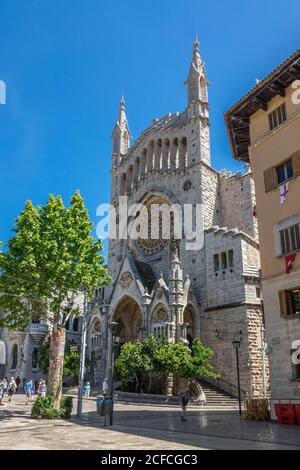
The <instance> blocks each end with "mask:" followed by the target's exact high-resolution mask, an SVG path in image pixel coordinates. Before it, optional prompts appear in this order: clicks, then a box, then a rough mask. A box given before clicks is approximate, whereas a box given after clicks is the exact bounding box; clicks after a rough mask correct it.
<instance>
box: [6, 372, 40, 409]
mask: <svg viewBox="0 0 300 470" xmlns="http://www.w3.org/2000/svg"><path fill="white" fill-rule="evenodd" d="M20 383H21V379H20V377H16V378H14V377H11V378H10V379H9V380H8V379H7V378H6V377H4V378H3V379H0V405H3V399H4V396H5V394H7V396H8V402H9V403H10V402H11V400H12V397H13V396H14V394H15V393H17V392H18V391H22V389H23V392H25V395H26V402H25V403H26V405H27V404H28V403H31V402H32V397H33V395H35V394H36V395H39V396H41V397H45V396H46V394H47V385H46V382H45V380H43V379H41V380H40V381H38V380H36V381H35V382H33V380H32V379H30V380H24V383H23V387H21V386H20Z"/></svg>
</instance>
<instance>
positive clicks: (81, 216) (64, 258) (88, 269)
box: [0, 191, 110, 330]
mask: <svg viewBox="0 0 300 470" xmlns="http://www.w3.org/2000/svg"><path fill="white" fill-rule="evenodd" d="M92 230H93V224H92V222H91V221H90V219H89V215H88V211H87V209H86V208H85V205H84V200H83V198H82V196H81V195H80V193H79V191H77V192H76V193H75V194H74V196H72V197H71V200H70V206H69V207H66V206H65V205H64V202H63V200H62V198H61V197H60V196H57V197H55V196H53V195H50V197H49V200H48V202H47V203H46V205H44V206H41V205H40V206H37V207H35V206H34V205H33V204H32V202H31V201H27V202H26V205H25V209H24V210H23V212H22V213H21V214H20V216H19V217H18V218H17V220H16V221H15V226H14V229H13V232H14V234H13V236H12V237H11V238H10V239H9V241H8V245H7V250H6V251H5V252H0V292H1V295H0V311H1V310H2V311H3V312H5V313H6V314H5V315H4V317H3V318H2V319H1V320H0V325H2V326H7V327H8V328H11V329H14V330H24V329H25V328H26V327H27V326H28V323H29V322H30V321H31V320H32V319H38V320H40V319H41V320H46V321H47V322H48V323H49V324H50V325H51V324H52V325H55V326H60V327H61V326H64V325H65V323H66V321H67V319H68V317H69V316H70V314H71V313H72V314H75V315H76V314H78V313H79V312H78V306H77V304H76V297H77V295H78V294H79V292H80V289H81V288H82V287H84V288H85V290H86V292H87V294H88V295H89V296H92V292H93V290H94V289H95V288H97V287H100V286H101V285H105V284H108V283H109V281H110V278H109V277H108V276H107V273H106V269H105V268H104V266H103V261H104V259H103V256H101V251H102V249H103V244H102V241H101V240H97V239H96V238H95V237H93V236H92V235H91V233H92Z"/></svg>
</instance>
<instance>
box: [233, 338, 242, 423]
mask: <svg viewBox="0 0 300 470" xmlns="http://www.w3.org/2000/svg"><path fill="white" fill-rule="evenodd" d="M232 345H233V347H234V348H235V356H236V372H237V383H238V394H239V413H240V416H241V415H242V402H241V384H240V362H239V349H240V346H241V341H238V340H237V341H232Z"/></svg>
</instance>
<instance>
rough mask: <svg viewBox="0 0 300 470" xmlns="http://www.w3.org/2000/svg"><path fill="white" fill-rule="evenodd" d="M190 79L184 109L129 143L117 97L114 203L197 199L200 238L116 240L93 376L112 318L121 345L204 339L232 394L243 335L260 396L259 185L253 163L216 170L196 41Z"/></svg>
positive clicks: (92, 344) (245, 359) (248, 381)
mask: <svg viewBox="0 0 300 470" xmlns="http://www.w3.org/2000/svg"><path fill="white" fill-rule="evenodd" d="M185 85H186V87H187V92H188V93H187V95H188V100H187V107H186V109H185V110H184V111H183V112H182V113H174V114H172V113H169V114H167V115H166V116H164V117H162V118H160V119H154V120H153V121H152V123H151V125H150V126H149V127H148V128H147V129H145V130H144V131H143V132H142V134H141V136H140V137H139V138H138V139H137V140H136V141H135V142H134V143H133V145H130V137H131V136H130V130H129V123H128V120H127V117H126V110H125V103H124V100H123V98H122V99H121V102H120V110H119V117H118V120H117V122H116V125H115V128H114V131H113V154H112V182H111V204H112V205H113V206H114V208H115V209H116V211H118V210H120V196H121V197H123V198H124V197H125V196H126V197H127V201H128V206H132V205H133V204H142V205H143V207H146V208H147V210H148V211H149V213H150V212H151V208H152V206H153V205H158V206H160V205H165V206H167V207H170V206H173V205H176V206H179V207H184V206H185V205H187V204H188V205H192V207H196V205H199V204H200V205H201V207H202V227H201V230H202V233H201V235H202V239H203V242H202V244H201V247H200V248H199V249H197V250H193V249H192V250H191V249H187V243H186V240H185V239H184V238H182V239H181V240H179V239H176V240H175V239H167V238H164V237H163V236H159V237H158V238H156V239H151V237H150V239H149V238H146V237H144V238H143V237H142V236H141V237H140V238H137V239H132V237H127V238H126V239H125V238H123V239H120V238H118V237H116V238H115V239H110V242H109V253H108V270H109V274H110V275H111V277H112V279H113V281H112V283H111V285H110V286H108V287H105V288H102V289H100V290H99V292H97V304H98V306H97V307H95V308H94V310H93V313H92V317H91V323H90V331H89V340H88V349H89V354H90V356H91V358H92V364H93V366H92V379H93V380H94V382H95V383H99V382H101V380H102V379H103V377H104V375H105V374H106V367H107V364H106V351H107V346H108V338H107V331H108V323H109V322H110V321H116V322H118V333H117V335H118V336H119V337H120V343H121V344H123V343H125V342H126V341H136V340H137V339H139V338H144V337H146V336H147V335H149V334H150V333H152V334H154V335H156V336H157V337H162V336H166V337H167V338H168V339H169V341H172V342H178V341H182V342H184V343H186V344H187V345H188V344H191V342H192V340H193V339H194V338H200V339H201V340H202V342H203V343H204V345H205V346H209V347H211V348H212V349H213V350H214V352H215V355H214V365H215V369H216V371H217V372H218V374H219V375H220V379H219V380H218V384H219V386H220V387H222V388H223V389H224V390H227V391H229V392H231V393H232V394H236V393H237V371H236V362H235V361H236V356H235V349H234V347H233V341H240V342H241V345H240V350H239V352H240V374H241V388H242V390H243V391H244V392H246V393H248V394H250V395H251V396H261V394H262V386H263V382H262V369H263V364H262V359H261V336H262V328H263V307H262V300H261V285H260V272H259V270H260V257H259V246H258V235H257V221H256V214H255V193H254V185H253V180H252V175H251V172H250V170H249V169H248V168H246V170H245V172H244V173H234V174H233V173H229V172H226V171H222V172H219V171H216V170H215V169H214V168H213V167H212V166H211V154H210V118H209V105H208V85H209V82H208V79H207V74H206V70H205V64H204V62H203V60H202V58H201V55H200V51H199V42H198V40H195V43H194V50H193V57H192V62H191V65H190V69H189V74H188V78H187V80H186V82H185ZM160 220H161V219H160ZM161 225H163V224H162V223H161V224H160V226H159V230H160V232H159V233H160V234H161V231H162V230H163V227H162V226H161ZM148 230H149V232H150V231H151V230H150V228H149V227H148ZM265 366H266V367H267V364H265Z"/></svg>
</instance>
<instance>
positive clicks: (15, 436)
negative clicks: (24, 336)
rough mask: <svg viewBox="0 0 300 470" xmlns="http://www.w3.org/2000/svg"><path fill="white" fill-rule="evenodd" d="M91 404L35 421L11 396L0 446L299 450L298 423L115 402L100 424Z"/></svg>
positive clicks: (2, 410)
mask: <svg viewBox="0 0 300 470" xmlns="http://www.w3.org/2000/svg"><path fill="white" fill-rule="evenodd" d="M74 405H75V406H76V402H75V403H74ZM95 408H96V403H95V400H94V399H90V400H89V401H88V402H86V403H84V413H83V416H82V419H80V420H78V419H77V418H76V416H75V415H74V416H73V417H72V418H71V419H69V420H58V421H47V420H35V419H32V418H31V417H30V406H25V404H24V396H23V395H17V396H15V397H14V402H13V403H11V404H9V403H6V405H5V406H2V407H0V449H15V450H17V449H39V450H41V449H49V450H55V449H57V450H59V449H74V450H75V449H96V450H133V449H134V450H135V449H146V450H195V449H198V450H199V449H203V450H204V449H207V450H209V449H253V450H254V449H261V450H271V449H295V450H296V449H297V450H300V426H285V425H281V426H280V425H278V424H275V423H254V422H246V421H244V420H243V419H241V418H240V417H239V415H238V414H237V413H235V412H232V411H230V412H226V411H217V412H216V411H206V410H205V409H201V410H200V409H198V408H196V407H191V408H190V410H189V412H188V416H187V418H188V419H187V421H186V422H185V423H182V422H181V420H180V412H179V410H178V408H176V407H169V406H150V405H129V404H117V405H116V407H115V421H114V426H113V428H104V427H103V418H101V417H99V416H98V415H97V413H96V412H95Z"/></svg>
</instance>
